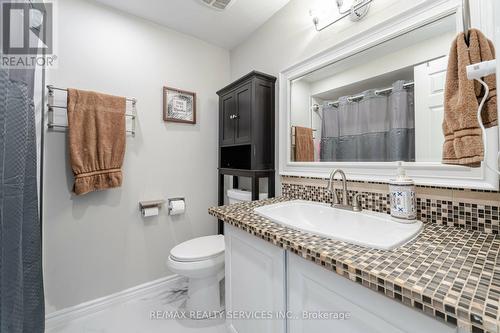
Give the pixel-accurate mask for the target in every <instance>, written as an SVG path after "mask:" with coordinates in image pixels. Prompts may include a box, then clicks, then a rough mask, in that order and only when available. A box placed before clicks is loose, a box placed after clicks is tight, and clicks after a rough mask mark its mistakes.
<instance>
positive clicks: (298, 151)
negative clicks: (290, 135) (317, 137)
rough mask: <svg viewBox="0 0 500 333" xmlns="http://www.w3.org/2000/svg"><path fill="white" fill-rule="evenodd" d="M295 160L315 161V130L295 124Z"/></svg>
mask: <svg viewBox="0 0 500 333" xmlns="http://www.w3.org/2000/svg"><path fill="white" fill-rule="evenodd" d="M295 161H296V162H314V142H313V130H312V129H311V128H307V127H299V126H295Z"/></svg>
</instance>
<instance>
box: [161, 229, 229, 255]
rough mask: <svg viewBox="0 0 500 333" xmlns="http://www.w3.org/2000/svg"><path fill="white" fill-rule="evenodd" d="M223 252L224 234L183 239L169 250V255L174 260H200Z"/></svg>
mask: <svg viewBox="0 0 500 333" xmlns="http://www.w3.org/2000/svg"><path fill="white" fill-rule="evenodd" d="M222 253H224V236H223V235H213V236H205V237H198V238H193V239H190V240H188V241H185V242H183V243H181V244H179V245H177V246H176V247H174V248H173V249H172V250H171V251H170V257H171V258H172V259H173V260H176V261H184V262H186V261H201V260H206V259H210V258H213V257H216V256H218V255H220V254H222Z"/></svg>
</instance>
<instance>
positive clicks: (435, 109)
mask: <svg viewBox="0 0 500 333" xmlns="http://www.w3.org/2000/svg"><path fill="white" fill-rule="evenodd" d="M447 4H448V6H446V5H445V6H442V7H441V8H439V10H437V9H436V8H435V7H434V8H432V11H431V10H428V9H426V8H424V7H422V8H420V9H419V11H418V12H416V13H415V12H414V13H407V14H408V17H406V18H404V17H401V18H400V21H399V22H398V23H397V24H391V25H390V26H389V25H388V26H384V25H382V26H381V27H380V28H378V29H374V30H373V31H369V32H365V33H363V34H359V36H357V38H356V37H355V38H352V39H350V42H348V43H345V44H343V43H340V46H339V47H335V48H333V49H332V50H331V51H327V52H325V53H324V54H321V55H318V56H316V57H313V58H311V59H309V60H306V61H305V62H303V63H301V64H297V65H296V66H293V67H292V68H290V69H288V70H286V71H284V72H282V73H281V77H280V78H281V81H280V86H281V91H280V93H281V96H280V98H281V99H280V101H281V104H280V109H281V110H280V114H281V117H280V125H281V126H282V127H281V137H280V139H281V143H282V146H281V147H280V149H281V152H282V155H281V162H282V163H280V167H281V170H280V171H281V174H282V175H287V174H293V175H297V174H299V175H304V176H323V177H325V176H327V173H328V171H329V170H331V169H332V168H334V167H341V168H344V169H346V170H347V171H350V175H351V178H355V179H360V180H375V181H385V180H387V179H388V178H390V177H391V175H393V174H394V168H395V165H396V163H397V161H404V162H405V167H406V168H407V169H408V171H409V174H410V175H411V176H412V177H413V178H415V180H416V181H417V182H418V183H420V184H432V185H445V186H460V187H464V186H467V187H476V188H485V189H486V188H487V189H497V188H498V177H497V175H495V174H494V173H493V172H491V170H490V171H489V170H487V168H484V167H478V168H469V167H462V166H454V165H445V164H442V163H441V158H442V147H443V143H444V136H443V131H442V122H443V114H444V87H445V81H446V70H447V64H448V53H449V50H450V45H451V43H452V41H453V39H454V38H455V36H456V35H457V33H458V32H459V30H460V27H461V26H462V20H461V13H460V10H461V8H460V6H459V5H457V4H456V3H453V2H447ZM403 16H404V15H403ZM283 127H285V128H283ZM496 133H497V128H492V129H490V130H489V131H488V137H489V138H490V140H491V144H490V145H489V156H487V158H492V160H491V161H490V162H489V164H490V165H496V159H495V158H494V156H495V155H496V152H497V151H498V139H495V138H498V135H497V134H496ZM283 143H286V147H285V146H283ZM283 152H285V153H283Z"/></svg>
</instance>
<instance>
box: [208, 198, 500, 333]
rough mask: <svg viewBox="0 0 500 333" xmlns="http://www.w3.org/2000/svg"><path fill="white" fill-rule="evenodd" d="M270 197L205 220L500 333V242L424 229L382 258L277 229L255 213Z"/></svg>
mask: <svg viewBox="0 0 500 333" xmlns="http://www.w3.org/2000/svg"><path fill="white" fill-rule="evenodd" d="M287 200H290V199H287V198H284V197H282V198H273V199H268V200H262V201H254V202H246V203H240V204H235V205H230V206H221V207H213V208H210V209H209V213H210V214H211V215H213V216H215V217H217V218H218V219H221V220H223V221H224V222H226V223H229V224H231V225H234V226H236V227H238V228H240V229H243V230H245V231H247V232H249V233H251V234H253V235H255V236H257V237H260V238H262V239H264V240H266V241H268V242H271V243H273V244H275V245H276V246H279V247H282V248H284V249H286V250H290V251H292V252H294V253H296V254H297V255H299V256H301V257H303V258H305V259H307V260H310V261H313V262H315V263H317V264H319V265H321V266H323V267H324V268H326V269H328V270H331V271H333V272H336V273H337V274H340V275H342V276H344V277H346V278H349V279H350V280H352V281H354V282H357V283H359V284H361V285H363V286H365V287H368V288H371V289H373V290H375V291H377V292H379V293H382V294H384V295H386V296H388V297H390V298H393V299H395V300H397V301H399V302H401V303H403V304H405V305H407V306H411V307H414V308H415V309H417V310H419V311H422V312H424V313H426V314H428V315H431V316H434V317H435V318H437V319H438V320H442V321H444V322H447V323H448V324H451V325H455V326H458V327H460V328H461V329H464V330H465V331H468V332H491V333H493V332H494V333H499V332H500V317H499V310H498V308H499V298H500V254H499V251H500V237H499V236H498V235H492V234H486V233H482V232H479V231H470V230H464V229H460V228H455V227H448V226H442V225H436V224H431V223H429V224H425V227H424V230H423V231H422V233H421V234H420V235H419V236H418V237H417V238H416V239H414V240H412V241H411V242H409V243H407V244H406V245H404V246H401V247H399V248H397V249H394V250H390V251H385V250H375V249H369V248H365V247H361V246H357V245H352V244H348V243H344V242H341V241H335V240H331V239H328V238H324V237H320V236H316V235H312V234H309V233H305V232H302V231H297V230H293V229H290V228H286V227H283V226H280V225H279V224H277V223H274V222H271V221H270V220H267V219H265V218H263V217H260V216H258V215H256V214H254V213H253V208H255V207H258V206H263V205H268V204H272V203H277V202H281V201H287Z"/></svg>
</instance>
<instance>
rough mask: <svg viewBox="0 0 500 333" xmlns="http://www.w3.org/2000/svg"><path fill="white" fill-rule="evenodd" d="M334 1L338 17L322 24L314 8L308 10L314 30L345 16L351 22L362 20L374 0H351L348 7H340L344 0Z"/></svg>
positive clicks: (326, 26)
mask: <svg viewBox="0 0 500 333" xmlns="http://www.w3.org/2000/svg"><path fill="white" fill-rule="evenodd" d="M334 1H335V4H336V6H337V9H338V12H339V14H340V17H338V18H336V19H334V20H333V21H331V22H328V23H326V24H325V25H323V26H321V25H320V18H319V16H318V15H317V14H316V12H315V11H314V10H310V11H309V14H310V15H311V16H312V18H313V19H312V21H313V24H314V27H315V28H316V31H322V30H324V29H326V28H328V27H329V26H331V25H334V24H335V23H337V22H339V21H341V20H342V19H344V18H346V17H349V19H350V20H351V21H353V22H356V21H360V20H362V19H363V18H364V17H365V16H366V15H367V14H368V10H369V9H370V4H371V3H372V2H373V1H374V0H352V4H351V6H350V7H349V8H348V9H342V7H343V5H344V0H334Z"/></svg>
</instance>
